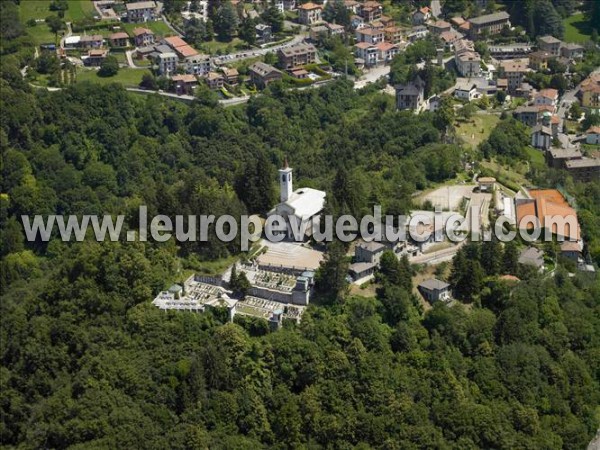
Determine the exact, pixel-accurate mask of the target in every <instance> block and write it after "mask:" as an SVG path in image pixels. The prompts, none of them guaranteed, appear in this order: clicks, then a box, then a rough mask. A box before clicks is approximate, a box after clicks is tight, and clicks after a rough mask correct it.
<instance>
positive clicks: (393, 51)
mask: <svg viewBox="0 0 600 450" xmlns="http://www.w3.org/2000/svg"><path fill="white" fill-rule="evenodd" d="M375 48H376V49H377V51H378V52H379V61H380V62H382V63H384V64H389V63H391V62H392V59H394V56H396V55H397V54H398V51H399V49H398V46H397V45H396V44H392V43H390V42H380V43H379V44H376V45H375Z"/></svg>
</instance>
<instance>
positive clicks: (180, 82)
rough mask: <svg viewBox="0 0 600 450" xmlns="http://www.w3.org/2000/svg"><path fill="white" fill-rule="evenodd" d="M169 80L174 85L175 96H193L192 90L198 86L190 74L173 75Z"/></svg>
mask: <svg viewBox="0 0 600 450" xmlns="http://www.w3.org/2000/svg"><path fill="white" fill-rule="evenodd" d="M171 80H173V82H174V83H175V92H176V93H177V95H184V94H185V95H190V94H193V91H194V88H195V87H196V86H197V85H198V80H197V79H196V77H195V76H194V75H191V74H183V75H173V77H171Z"/></svg>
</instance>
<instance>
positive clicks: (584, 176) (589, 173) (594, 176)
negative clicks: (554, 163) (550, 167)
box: [565, 158, 600, 182]
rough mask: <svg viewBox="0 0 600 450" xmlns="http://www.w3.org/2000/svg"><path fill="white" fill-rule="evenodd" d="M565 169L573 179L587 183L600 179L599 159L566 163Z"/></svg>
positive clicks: (585, 159)
mask: <svg viewBox="0 0 600 450" xmlns="http://www.w3.org/2000/svg"><path fill="white" fill-rule="evenodd" d="M565 169H566V170H567V172H569V174H570V175H571V176H572V177H573V179H575V180H577V181H581V182H588V181H593V180H598V179H600V159H598V158H582V159H574V160H570V161H567V162H566V163H565Z"/></svg>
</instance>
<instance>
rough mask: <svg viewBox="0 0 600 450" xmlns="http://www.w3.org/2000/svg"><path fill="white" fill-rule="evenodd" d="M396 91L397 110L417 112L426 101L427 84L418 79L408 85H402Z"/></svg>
mask: <svg viewBox="0 0 600 450" xmlns="http://www.w3.org/2000/svg"><path fill="white" fill-rule="evenodd" d="M395 89H396V108H398V109H399V110H405V109H410V110H413V111H414V110H417V109H419V108H420V107H421V106H422V105H423V102H424V100H425V83H423V80H421V78H419V77H418V76H417V78H416V79H415V80H414V81H413V82H411V83H408V84H400V85H397V86H396V87H395Z"/></svg>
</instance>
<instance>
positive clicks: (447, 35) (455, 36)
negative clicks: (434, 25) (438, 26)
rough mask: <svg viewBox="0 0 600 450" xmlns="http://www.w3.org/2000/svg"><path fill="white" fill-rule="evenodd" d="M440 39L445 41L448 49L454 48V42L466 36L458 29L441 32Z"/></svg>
mask: <svg viewBox="0 0 600 450" xmlns="http://www.w3.org/2000/svg"><path fill="white" fill-rule="evenodd" d="M439 37H440V39H441V41H442V42H443V43H444V47H445V48H447V49H448V50H452V49H454V44H455V43H456V42H458V41H460V40H461V39H462V38H464V37H465V36H464V35H463V34H461V33H459V32H458V31H456V30H450V31H444V32H442V33H440V36H439Z"/></svg>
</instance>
